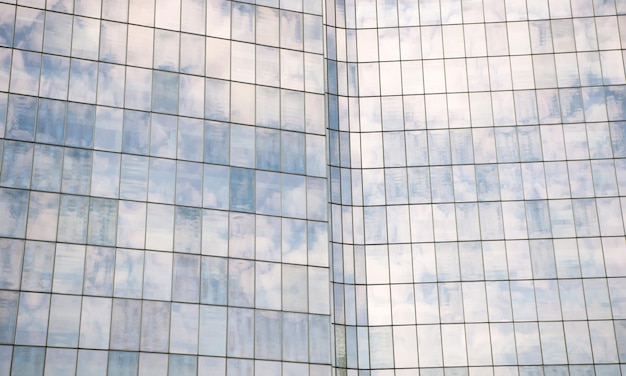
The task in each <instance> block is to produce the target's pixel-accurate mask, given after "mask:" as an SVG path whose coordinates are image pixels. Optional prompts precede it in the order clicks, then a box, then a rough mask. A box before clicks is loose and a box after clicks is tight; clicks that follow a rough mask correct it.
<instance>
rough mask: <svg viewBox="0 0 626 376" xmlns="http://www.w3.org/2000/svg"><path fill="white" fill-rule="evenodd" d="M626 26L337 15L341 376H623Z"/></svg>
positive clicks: (473, 6)
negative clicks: (625, 64) (625, 63)
mask: <svg viewBox="0 0 626 376" xmlns="http://www.w3.org/2000/svg"><path fill="white" fill-rule="evenodd" d="M625 14H626V2H624V1H620V0H618V1H613V0H595V1H591V0H583V1H579V0H576V1H574V0H572V1H569V0H549V1H548V0H527V1H524V0H522V1H519V0H506V1H505V0H482V1H481V0H462V1H461V0H435V1H430V0H420V1H413V0H378V1H376V0H327V1H326V25H327V27H326V36H327V51H326V52H327V58H328V60H327V78H328V81H327V91H328V96H327V98H328V107H327V108H328V125H329V138H328V144H329V179H330V201H331V208H330V211H329V215H330V219H331V257H332V273H331V284H332V288H333V310H334V311H333V324H334V325H333V329H334V339H335V352H334V358H333V362H334V365H335V367H336V372H337V374H338V375H355V376H356V375H359V376H361V375H368V376H369V375H371V376H392V375H396V376H408V375H418V374H420V375H423V376H426V375H428V376H435V375H436V376H443V375H446V376H448V375H458V376H461V375H462V376H487V375H488V376H494V375H495V376H504V375H506V376H509V375H533V376H534V375H594V374H595V375H620V374H626V366H625V365H624V363H625V362H626V278H625V277H626V244H625V238H624V218H625V215H626V206H625V205H626V197H625V196H626V159H625V157H626V122H624V121H625V120H626V102H625V100H626V86H625V84H626V79H625V73H624V58H625V56H626V55H625V53H624V48H625V47H626V16H625Z"/></svg>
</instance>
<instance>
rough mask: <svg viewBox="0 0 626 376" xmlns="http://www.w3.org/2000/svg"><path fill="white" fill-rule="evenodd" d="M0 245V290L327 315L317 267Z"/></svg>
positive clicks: (323, 274) (324, 274)
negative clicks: (0, 269) (0, 258)
mask: <svg viewBox="0 0 626 376" xmlns="http://www.w3.org/2000/svg"><path fill="white" fill-rule="evenodd" d="M0 241H1V243H0V244H1V246H2V247H3V252H4V253H5V254H4V255H3V259H4V260H5V261H6V263H5V264H4V265H3V271H4V272H5V273H4V275H3V276H2V279H0V287H2V288H7V289H21V290H26V291H40V292H50V291H52V292H54V293H61V294H74V295H80V294H85V295H95V296H108V297H110V296H115V297H122V298H135V299H140V298H143V299H150V300H166V301H169V300H173V301H177V302H187V303H202V304H218V305H230V306H239V307H250V308H252V307H255V308H263V309H274V310H285V311H298V312H311V313H318V314H329V310H330V309H329V291H328V285H327V284H326V283H320V281H328V278H329V277H328V269H325V268H315V267H308V268H307V267H306V266H297V265H287V264H276V263H269V262H254V261H247V260H235V259H226V258H217V257H209V256H202V257H201V256H197V255H188V254H179V253H176V254H174V255H173V256H172V254H168V253H162V252H151V251H146V252H144V251H133V250H126V249H117V250H115V249H113V248H104V247H88V248H87V252H86V253H85V246H77V245H68V244H58V245H57V246H56V250H55V246H54V244H51V243H38V242H28V243H27V244H26V251H25V253H24V255H23V257H24V258H23V259H22V253H21V252H23V247H22V248H20V247H19V245H20V242H19V241H10V240H7V239H0ZM11 242H12V243H11ZM10 246H13V248H10ZM22 261H23V266H22ZM283 261H286V260H283ZM22 267H23V272H22ZM53 269H54V271H53ZM20 279H21V283H20ZM281 282H282V283H281ZM307 282H308V283H307ZM23 344H24V343H23Z"/></svg>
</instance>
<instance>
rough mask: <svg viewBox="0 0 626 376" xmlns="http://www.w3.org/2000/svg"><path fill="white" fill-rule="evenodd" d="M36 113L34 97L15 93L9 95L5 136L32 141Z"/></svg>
mask: <svg viewBox="0 0 626 376" xmlns="http://www.w3.org/2000/svg"><path fill="white" fill-rule="evenodd" d="M36 115H37V99H36V98H32V97H23V96H17V95H11V96H9V108H8V114H7V123H6V137H7V138H13V139H16V140H24V141H33V140H34V138H35V119H36Z"/></svg>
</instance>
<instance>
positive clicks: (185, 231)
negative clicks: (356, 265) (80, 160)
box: [0, 188, 327, 265]
mask: <svg viewBox="0 0 626 376" xmlns="http://www.w3.org/2000/svg"><path fill="white" fill-rule="evenodd" d="M0 198H1V199H2V200H1V203H0V213H1V214H2V217H1V218H2V219H0V223H1V224H2V226H0V236H10V237H17V238H24V237H26V238H28V239H34V240H48V241H54V240H59V241H67V242H72V243H83V244H84V243H87V244H92V245H103V246H115V245H117V246H124V247H134V248H143V247H147V248H149V249H156V250H163V251H172V249H174V250H175V251H177V252H189V253H200V250H201V249H202V253H203V254H211V255H218V256H227V255H231V256H233V257H246V258H254V250H255V237H256V241H257V242H261V243H258V244H257V246H256V249H257V257H259V258H261V259H263V258H268V257H269V259H270V260H273V261H280V254H281V244H283V245H282V248H283V252H284V254H283V261H286V262H295V263H301V264H306V263H307V253H309V259H310V260H309V262H311V263H312V264H315V265H327V260H326V257H325V256H324V255H325V249H326V245H325V241H326V240H327V229H326V223H324V222H313V221H308V222H307V221H304V220H298V219H287V218H284V219H281V218H278V217H266V216H260V215H257V216H255V215H253V214H244V213H234V212H233V213H231V214H230V228H229V213H228V212H222V211H214V210H202V209H199V208H183V207H174V206H170V205H162V204H145V203H140V202H130V201H119V202H118V201H117V200H110V199H103V198H91V199H89V198H88V197H82V196H70V195H61V197H59V195H58V194H53V193H37V192H33V193H32V194H31V195H30V201H29V197H28V192H27V191H21V190H12V189H3V188H0ZM59 199H60V200H59ZM296 201H297V202H298V203H301V202H302V198H301V197H298V198H297V200H296ZM322 201H325V200H322ZM59 204H60V205H59ZM292 205H295V204H292ZM118 207H119V211H118ZM324 207H325V202H324ZM27 213H28V214H27ZM255 222H256V227H258V228H257V231H256V235H255ZM281 223H282V228H281ZM57 227H58V230H57ZM281 232H282V234H281ZM307 235H308V236H307ZM307 238H308V239H307ZM281 239H282V240H281ZM229 243H230V244H231V250H230V252H229V251H228V248H229V247H228V244H229ZM307 249H308V251H307Z"/></svg>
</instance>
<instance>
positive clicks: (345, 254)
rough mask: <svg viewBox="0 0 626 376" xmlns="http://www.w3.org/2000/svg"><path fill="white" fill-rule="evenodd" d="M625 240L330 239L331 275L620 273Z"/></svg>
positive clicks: (410, 277) (454, 277) (347, 278)
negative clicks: (371, 241) (357, 241)
mask: <svg viewBox="0 0 626 376" xmlns="http://www.w3.org/2000/svg"><path fill="white" fill-rule="evenodd" d="M625 246H626V243H624V239H623V238H621V237H606V238H581V239H555V240H507V241H506V242H504V241H483V242H460V243H437V244H435V245H433V244H414V245H410V244H389V245H367V246H362V245H361V246H359V245H355V246H353V245H347V244H343V245H342V244H336V243H334V244H333V252H332V255H333V281H335V282H345V283H351V284H354V283H358V284H364V283H366V282H367V283H374V284H376V283H393V284H397V283H411V282H416V283H427V282H454V281H483V280H500V281H503V280H507V279H510V280H515V281H518V280H530V279H532V278H537V279H554V278H560V279H569V278H581V277H583V278H601V277H606V276H607V275H608V276H609V277H621V276H624V275H625V274H624V262H625V261H624V260H621V259H620V252H622V251H623V250H624V247H625ZM555 283H556V282H555ZM567 283H570V282H567ZM585 283H586V282H585ZM589 283H592V282H589ZM593 283H595V282H593ZM353 294H354V293H352V295H353ZM591 298H593V297H590V299H591ZM596 318H597V317H596Z"/></svg>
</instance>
